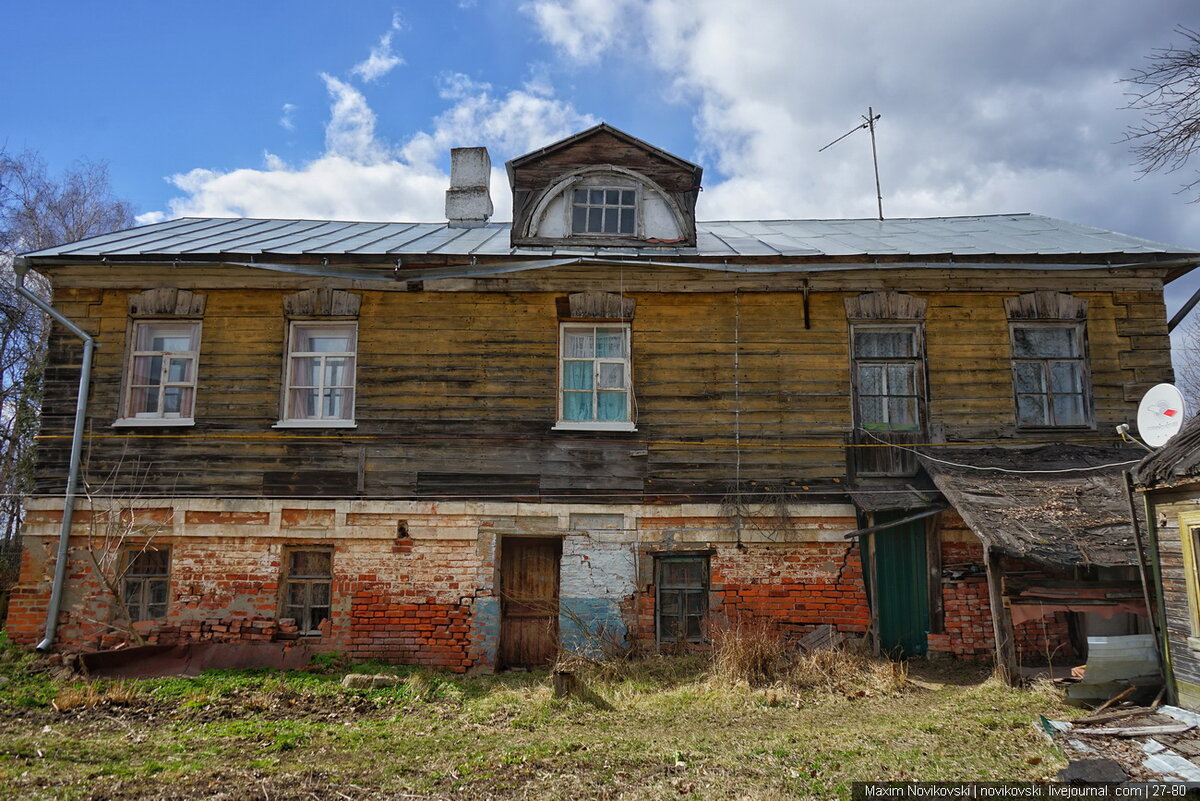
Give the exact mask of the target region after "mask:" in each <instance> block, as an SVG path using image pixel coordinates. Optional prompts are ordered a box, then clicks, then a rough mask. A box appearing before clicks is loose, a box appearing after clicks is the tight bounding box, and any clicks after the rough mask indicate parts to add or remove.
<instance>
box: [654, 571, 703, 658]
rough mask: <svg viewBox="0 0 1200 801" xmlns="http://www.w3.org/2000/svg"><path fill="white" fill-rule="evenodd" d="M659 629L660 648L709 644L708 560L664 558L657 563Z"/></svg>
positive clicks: (657, 614)
mask: <svg viewBox="0 0 1200 801" xmlns="http://www.w3.org/2000/svg"><path fill="white" fill-rule="evenodd" d="M655 574H656V575H655V580H654V586H655V587H656V589H657V596H656V598H655V604H654V608H655V613H656V614H655V626H656V629H657V634H658V642H659V643H660V644H668V643H676V642H686V643H702V642H704V641H705V631H704V629H705V626H704V622H705V619H706V618H707V616H708V558H707V557H705V556H660V557H658V558H657V559H656V560H655Z"/></svg>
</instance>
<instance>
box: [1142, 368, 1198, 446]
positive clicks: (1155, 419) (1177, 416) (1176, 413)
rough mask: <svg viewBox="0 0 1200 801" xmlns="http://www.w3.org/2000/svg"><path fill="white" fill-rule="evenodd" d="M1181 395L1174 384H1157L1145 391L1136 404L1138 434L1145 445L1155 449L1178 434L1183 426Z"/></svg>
mask: <svg viewBox="0 0 1200 801" xmlns="http://www.w3.org/2000/svg"><path fill="white" fill-rule="evenodd" d="M1186 416H1187V415H1185V414H1184V408H1183V395H1181V394H1179V390H1178V389H1176V388H1175V385H1174V384H1159V385H1157V386H1154V387H1151V388H1150V389H1149V390H1147V392H1146V394H1145V395H1143V396H1142V402H1141V403H1139V404H1138V413H1137V426H1138V433H1139V434H1141V435H1142V439H1144V440H1146V444H1147V445H1151V446H1153V447H1155V448H1157V447H1158V446H1160V445H1165V444H1166V442H1167V440H1169V439H1170V438H1171V437H1173V436H1175V435H1176V434H1178V433H1179V428H1180V426H1182V425H1183V419H1184V417H1186Z"/></svg>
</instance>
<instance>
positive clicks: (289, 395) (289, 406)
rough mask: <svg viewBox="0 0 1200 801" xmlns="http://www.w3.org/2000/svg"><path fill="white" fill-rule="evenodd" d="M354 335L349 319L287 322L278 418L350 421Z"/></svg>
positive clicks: (306, 422)
mask: <svg viewBox="0 0 1200 801" xmlns="http://www.w3.org/2000/svg"><path fill="white" fill-rule="evenodd" d="M357 337H358V326H357V324H356V323H353V322H344V321H338V322H313V321H300V320H294V321H292V323H291V326H290V329H289V331H288V355H287V367H286V371H287V386H286V388H285V390H284V400H283V404H284V411H283V420H282V421H281V422H282V423H284V424H299V425H312V426H323V425H333V426H336V425H353V424H354V365H355V356H356V350H357Z"/></svg>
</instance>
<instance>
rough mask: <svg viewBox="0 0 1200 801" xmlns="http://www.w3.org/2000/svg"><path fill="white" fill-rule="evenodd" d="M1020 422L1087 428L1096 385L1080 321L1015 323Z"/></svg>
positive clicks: (1015, 379)
mask: <svg viewBox="0 0 1200 801" xmlns="http://www.w3.org/2000/svg"><path fill="white" fill-rule="evenodd" d="M1011 332H1012V362H1013V392H1014V394H1015V396H1016V407H1017V425H1019V426H1033V427H1037V426H1086V425H1089V424H1090V422H1091V420H1090V414H1091V388H1090V381H1089V379H1088V373H1087V364H1086V360H1085V355H1084V340H1083V325H1082V324H1081V323H1012V327H1011Z"/></svg>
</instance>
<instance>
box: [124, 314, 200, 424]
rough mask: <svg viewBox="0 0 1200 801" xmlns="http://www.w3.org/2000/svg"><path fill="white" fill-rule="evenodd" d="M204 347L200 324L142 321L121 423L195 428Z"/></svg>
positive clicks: (132, 350) (130, 360)
mask: <svg viewBox="0 0 1200 801" xmlns="http://www.w3.org/2000/svg"><path fill="white" fill-rule="evenodd" d="M199 348H200V323H199V322H197V321H183V322H180V321H165V320H139V321H136V322H135V323H134V324H133V331H132V336H131V337H130V349H129V358H128V361H127V362H126V363H127V370H128V372H127V374H126V376H125V398H124V402H123V404H122V409H123V414H122V416H121V419H120V420H118V421H117V424H118V425H126V426H130V425H133V426H138V425H191V424H192V423H193V414H194V411H193V408H194V404H195V399H196V398H195V396H196V361H197V359H198V358H199V352H198V351H199Z"/></svg>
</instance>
